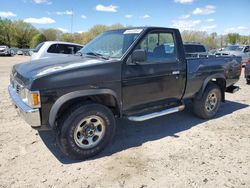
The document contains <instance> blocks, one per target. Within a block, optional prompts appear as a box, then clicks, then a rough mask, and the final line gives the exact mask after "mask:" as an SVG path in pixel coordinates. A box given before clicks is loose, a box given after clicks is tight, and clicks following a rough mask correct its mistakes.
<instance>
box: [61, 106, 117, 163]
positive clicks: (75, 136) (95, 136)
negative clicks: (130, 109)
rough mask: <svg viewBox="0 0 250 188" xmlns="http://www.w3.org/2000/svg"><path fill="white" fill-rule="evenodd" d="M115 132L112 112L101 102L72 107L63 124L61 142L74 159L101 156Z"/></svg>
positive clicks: (66, 152)
mask: <svg viewBox="0 0 250 188" xmlns="http://www.w3.org/2000/svg"><path fill="white" fill-rule="evenodd" d="M114 133H115V118H114V115H113V113H112V111H111V110H110V109H109V108H107V107H105V106H103V105H100V104H86V105H81V106H78V107H75V108H72V110H70V111H69V112H68V113H67V114H66V117H65V118H64V120H62V121H61V123H60V125H59V130H58V134H57V143H58V145H59V148H60V149H61V151H62V152H63V153H64V154H65V155H67V156H68V157H70V158H72V159H78V160H84V159H87V158H90V157H93V156H95V155H97V154H98V153H99V152H101V151H102V150H103V149H104V148H105V146H107V144H108V143H109V141H110V140H111V139H112V137H113V136H114Z"/></svg>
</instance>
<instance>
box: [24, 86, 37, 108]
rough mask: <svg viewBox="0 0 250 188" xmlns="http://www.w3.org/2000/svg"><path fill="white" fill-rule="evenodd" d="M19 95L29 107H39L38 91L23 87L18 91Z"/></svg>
mask: <svg viewBox="0 0 250 188" xmlns="http://www.w3.org/2000/svg"><path fill="white" fill-rule="evenodd" d="M20 97H21V98H22V100H23V102H25V103H26V104H27V105H28V106H30V107H31V108H39V107H41V102H40V93H39V91H29V90H28V89H26V88H23V89H22V91H21V93H20Z"/></svg>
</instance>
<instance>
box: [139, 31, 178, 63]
mask: <svg viewBox="0 0 250 188" xmlns="http://www.w3.org/2000/svg"><path fill="white" fill-rule="evenodd" d="M175 48H176V47H175V42H174V37H173V34H172V33H166V32H152V33H149V34H147V35H146V37H145V38H144V39H143V40H142V41H141V42H140V43H139V45H138V46H137V48H136V49H144V50H145V51H146V53H147V62H148V63H161V62H174V61H175V60H176V50H175Z"/></svg>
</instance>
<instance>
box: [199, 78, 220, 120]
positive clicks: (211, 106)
mask: <svg viewBox="0 0 250 188" xmlns="http://www.w3.org/2000/svg"><path fill="white" fill-rule="evenodd" d="M221 96H222V94H221V89H220V88H219V87H218V86H217V85H216V84H214V83H209V84H208V85H207V87H206V89H205V91H204V93H203V95H202V97H201V99H194V113H195V114H196V115H197V116H198V117H200V118H202V119H210V118H213V117H214V116H215V115H216V113H217V111H218V109H219V107H220V103H221Z"/></svg>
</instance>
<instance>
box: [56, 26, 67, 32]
mask: <svg viewBox="0 0 250 188" xmlns="http://www.w3.org/2000/svg"><path fill="white" fill-rule="evenodd" d="M57 29H58V30H60V31H61V32H63V33H67V32H68V30H67V29H63V28H61V27H58V28H57Z"/></svg>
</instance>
